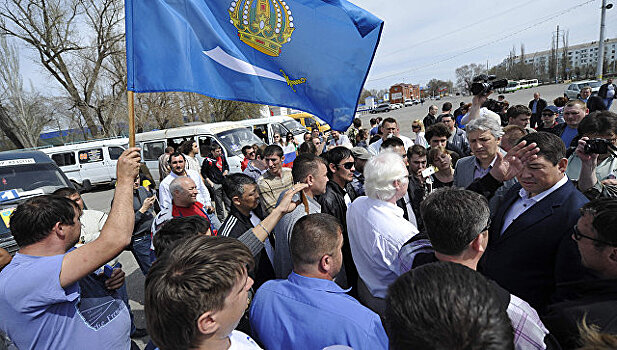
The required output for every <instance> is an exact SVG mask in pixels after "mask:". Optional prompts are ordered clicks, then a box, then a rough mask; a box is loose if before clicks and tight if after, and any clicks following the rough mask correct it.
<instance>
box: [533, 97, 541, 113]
mask: <svg viewBox="0 0 617 350" xmlns="http://www.w3.org/2000/svg"><path fill="white" fill-rule="evenodd" d="M538 101H540V100H539V99H538V100H533V104H532V105H531V113H532V114H536V113H537V112H536V109H537V107H538Z"/></svg>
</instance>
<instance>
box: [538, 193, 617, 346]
mask: <svg viewBox="0 0 617 350" xmlns="http://www.w3.org/2000/svg"><path fill="white" fill-rule="evenodd" d="M581 214H582V215H581V217H580V218H579V219H578V222H577V224H576V226H574V234H573V235H572V238H573V239H574V240H575V241H576V244H577V245H578V250H579V252H580V253H581V262H582V263H583V265H584V266H585V267H587V268H588V269H589V270H591V271H592V273H593V274H594V277H596V278H595V279H592V280H585V281H578V282H572V283H564V284H562V285H558V286H557V289H558V291H559V290H560V289H564V290H565V291H566V292H567V294H564V295H565V296H566V300H565V301H563V302H560V303H557V304H553V305H551V306H550V307H549V309H548V312H547V314H546V316H545V317H544V322H545V324H546V326H547V327H548V328H549V330H550V331H551V333H553V334H554V335H555V336H556V337H557V339H558V340H559V342H560V343H561V345H562V346H563V347H564V349H571V348H575V347H576V346H577V345H578V344H577V341H578V339H579V334H578V324H579V323H581V322H582V320H583V318H585V320H586V322H587V324H588V325H590V324H593V325H595V326H597V327H598V328H599V331H600V332H602V333H610V334H615V333H617V324H616V323H615V310H616V309H617V231H615V225H617V200H615V199H599V200H594V201H593V202H589V203H587V204H585V205H583V207H582V208H581Z"/></svg>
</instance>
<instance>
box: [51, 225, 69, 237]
mask: <svg viewBox="0 0 617 350" xmlns="http://www.w3.org/2000/svg"><path fill="white" fill-rule="evenodd" d="M65 226H68V225H65V224H63V223H61V222H56V224H55V225H54V227H52V228H51V233H52V234H55V235H56V236H58V237H60V238H62V239H65V238H66V232H65V231H64V230H65Z"/></svg>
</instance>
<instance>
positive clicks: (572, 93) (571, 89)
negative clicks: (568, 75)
mask: <svg viewBox="0 0 617 350" xmlns="http://www.w3.org/2000/svg"><path fill="white" fill-rule="evenodd" d="M601 85H602V82H600V81H597V80H582V81H575V82H573V83H572V84H570V85H568V87H567V88H566V90H565V91H564V92H563V96H564V97H567V98H568V99H569V100H573V99H577V98H580V97H581V89H582V88H583V87H585V86H591V94H592V95H597V94H598V90H600V86H601Z"/></svg>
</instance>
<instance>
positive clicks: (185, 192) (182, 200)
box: [151, 176, 216, 250]
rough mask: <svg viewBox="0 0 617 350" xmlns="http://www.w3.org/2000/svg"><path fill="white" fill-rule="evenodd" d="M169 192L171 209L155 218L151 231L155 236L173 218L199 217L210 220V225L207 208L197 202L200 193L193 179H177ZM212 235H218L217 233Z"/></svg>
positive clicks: (180, 177)
mask: <svg viewBox="0 0 617 350" xmlns="http://www.w3.org/2000/svg"><path fill="white" fill-rule="evenodd" d="M169 192H170V193H171V203H172V205H171V208H167V209H163V210H161V212H159V213H158V215H157V216H156V217H155V218H154V221H153V222H152V230H151V231H152V235H153V236H154V235H155V234H156V232H158V230H160V229H161V227H163V225H164V224H165V223H166V222H167V221H169V220H171V219H172V218H177V217H186V216H193V215H199V216H201V217H203V218H205V219H206V220H208V223H209V224H210V219H209V217H208V215H207V213H206V208H204V205H203V204H202V203H200V202H198V201H197V195H198V193H199V191H198V190H197V185H195V181H193V179H191V178H190V177H188V176H178V177H176V178H175V179H173V180H172V181H171V183H170V184H169ZM212 234H213V235H216V232H212ZM151 249H152V250H154V247H153V246H151Z"/></svg>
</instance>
